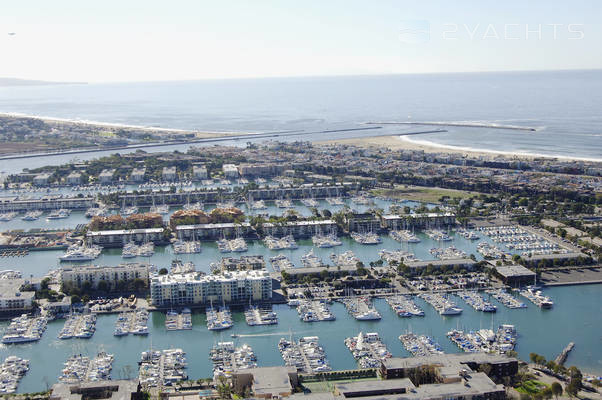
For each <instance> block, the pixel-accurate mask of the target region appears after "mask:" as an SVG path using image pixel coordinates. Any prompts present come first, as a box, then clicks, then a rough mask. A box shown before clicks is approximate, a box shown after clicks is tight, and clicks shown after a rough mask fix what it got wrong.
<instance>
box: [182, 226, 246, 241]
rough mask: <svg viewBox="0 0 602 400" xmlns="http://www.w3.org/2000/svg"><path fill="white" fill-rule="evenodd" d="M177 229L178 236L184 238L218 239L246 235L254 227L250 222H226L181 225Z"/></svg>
mask: <svg viewBox="0 0 602 400" xmlns="http://www.w3.org/2000/svg"><path fill="white" fill-rule="evenodd" d="M175 231H176V236H177V237H179V238H182V239H183V240H191V239H195V240H216V239H221V238H231V237H235V236H236V235H241V236H243V237H246V236H249V235H250V234H251V233H252V232H253V228H252V227H251V224H249V223H248V222H243V223H241V224H235V223H233V222H224V223H221V224H195V225H179V226H176V229H175Z"/></svg>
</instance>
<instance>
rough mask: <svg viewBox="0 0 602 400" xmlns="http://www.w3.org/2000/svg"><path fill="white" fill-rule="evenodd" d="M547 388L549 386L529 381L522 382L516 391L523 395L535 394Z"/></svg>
mask: <svg viewBox="0 0 602 400" xmlns="http://www.w3.org/2000/svg"><path fill="white" fill-rule="evenodd" d="M547 387H549V385H548V384H546V383H543V382H540V381H535V380H530V381H525V382H523V384H522V385H520V386H519V387H517V388H516V391H517V392H519V393H525V394H535V393H538V392H540V391H542V390H544V389H545V388H547Z"/></svg>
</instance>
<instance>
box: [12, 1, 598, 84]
mask: <svg viewBox="0 0 602 400" xmlns="http://www.w3.org/2000/svg"><path fill="white" fill-rule="evenodd" d="M1 4H2V7H1V12H0V26H1V27H2V29H0V77H15V78H27V79H44V80H69V81H74V80H75V81H88V82H96V81H134V80H137V81H140V80H176V79H202V78H231V77H263V76H297V75H345V74H379V73H416V72H456V71H491V70H537V69H574V68H577V69H580V68H583V69H590V68H602V51H601V50H600V49H601V48H602V27H601V23H602V18H601V16H602V2H601V1H599V0H570V1H569V0H545V1H544V0H506V1H489V0H470V1H469V0H467V1H461V0H458V1H452V0H432V1H428V0H421V1H418V0H417V1H403V0H363V1H356V0H303V1H292V0H281V1H269V0H265V1H262V0H214V1H203V0H190V1H187V0H176V1H168V0H160V1H154V0H103V1H95V2H92V1H81V0H52V1H48V0H39V1H33V0H32V1H29V0H1ZM9 33H14V35H11V34H9Z"/></svg>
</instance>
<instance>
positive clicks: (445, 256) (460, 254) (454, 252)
mask: <svg viewBox="0 0 602 400" xmlns="http://www.w3.org/2000/svg"><path fill="white" fill-rule="evenodd" d="M430 253H431V255H433V256H434V257H436V258H438V259H439V260H459V259H462V258H466V252H465V251H464V250H460V249H458V248H456V247H455V246H449V247H446V248H441V247H434V248H432V249H431V250H430Z"/></svg>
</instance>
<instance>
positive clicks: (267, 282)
mask: <svg viewBox="0 0 602 400" xmlns="http://www.w3.org/2000/svg"><path fill="white" fill-rule="evenodd" d="M150 292H151V301H152V304H153V305H154V306H156V307H162V306H171V305H193V304H210V303H213V304H222V303H249V302H262V301H267V300H270V299H271V298H272V277H271V276H270V274H269V272H268V271H266V270H265V269H264V270H252V271H229V272H223V273H222V274H219V275H201V274H199V273H198V272H191V273H188V274H182V275H156V276H153V277H152V278H151V281H150Z"/></svg>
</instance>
